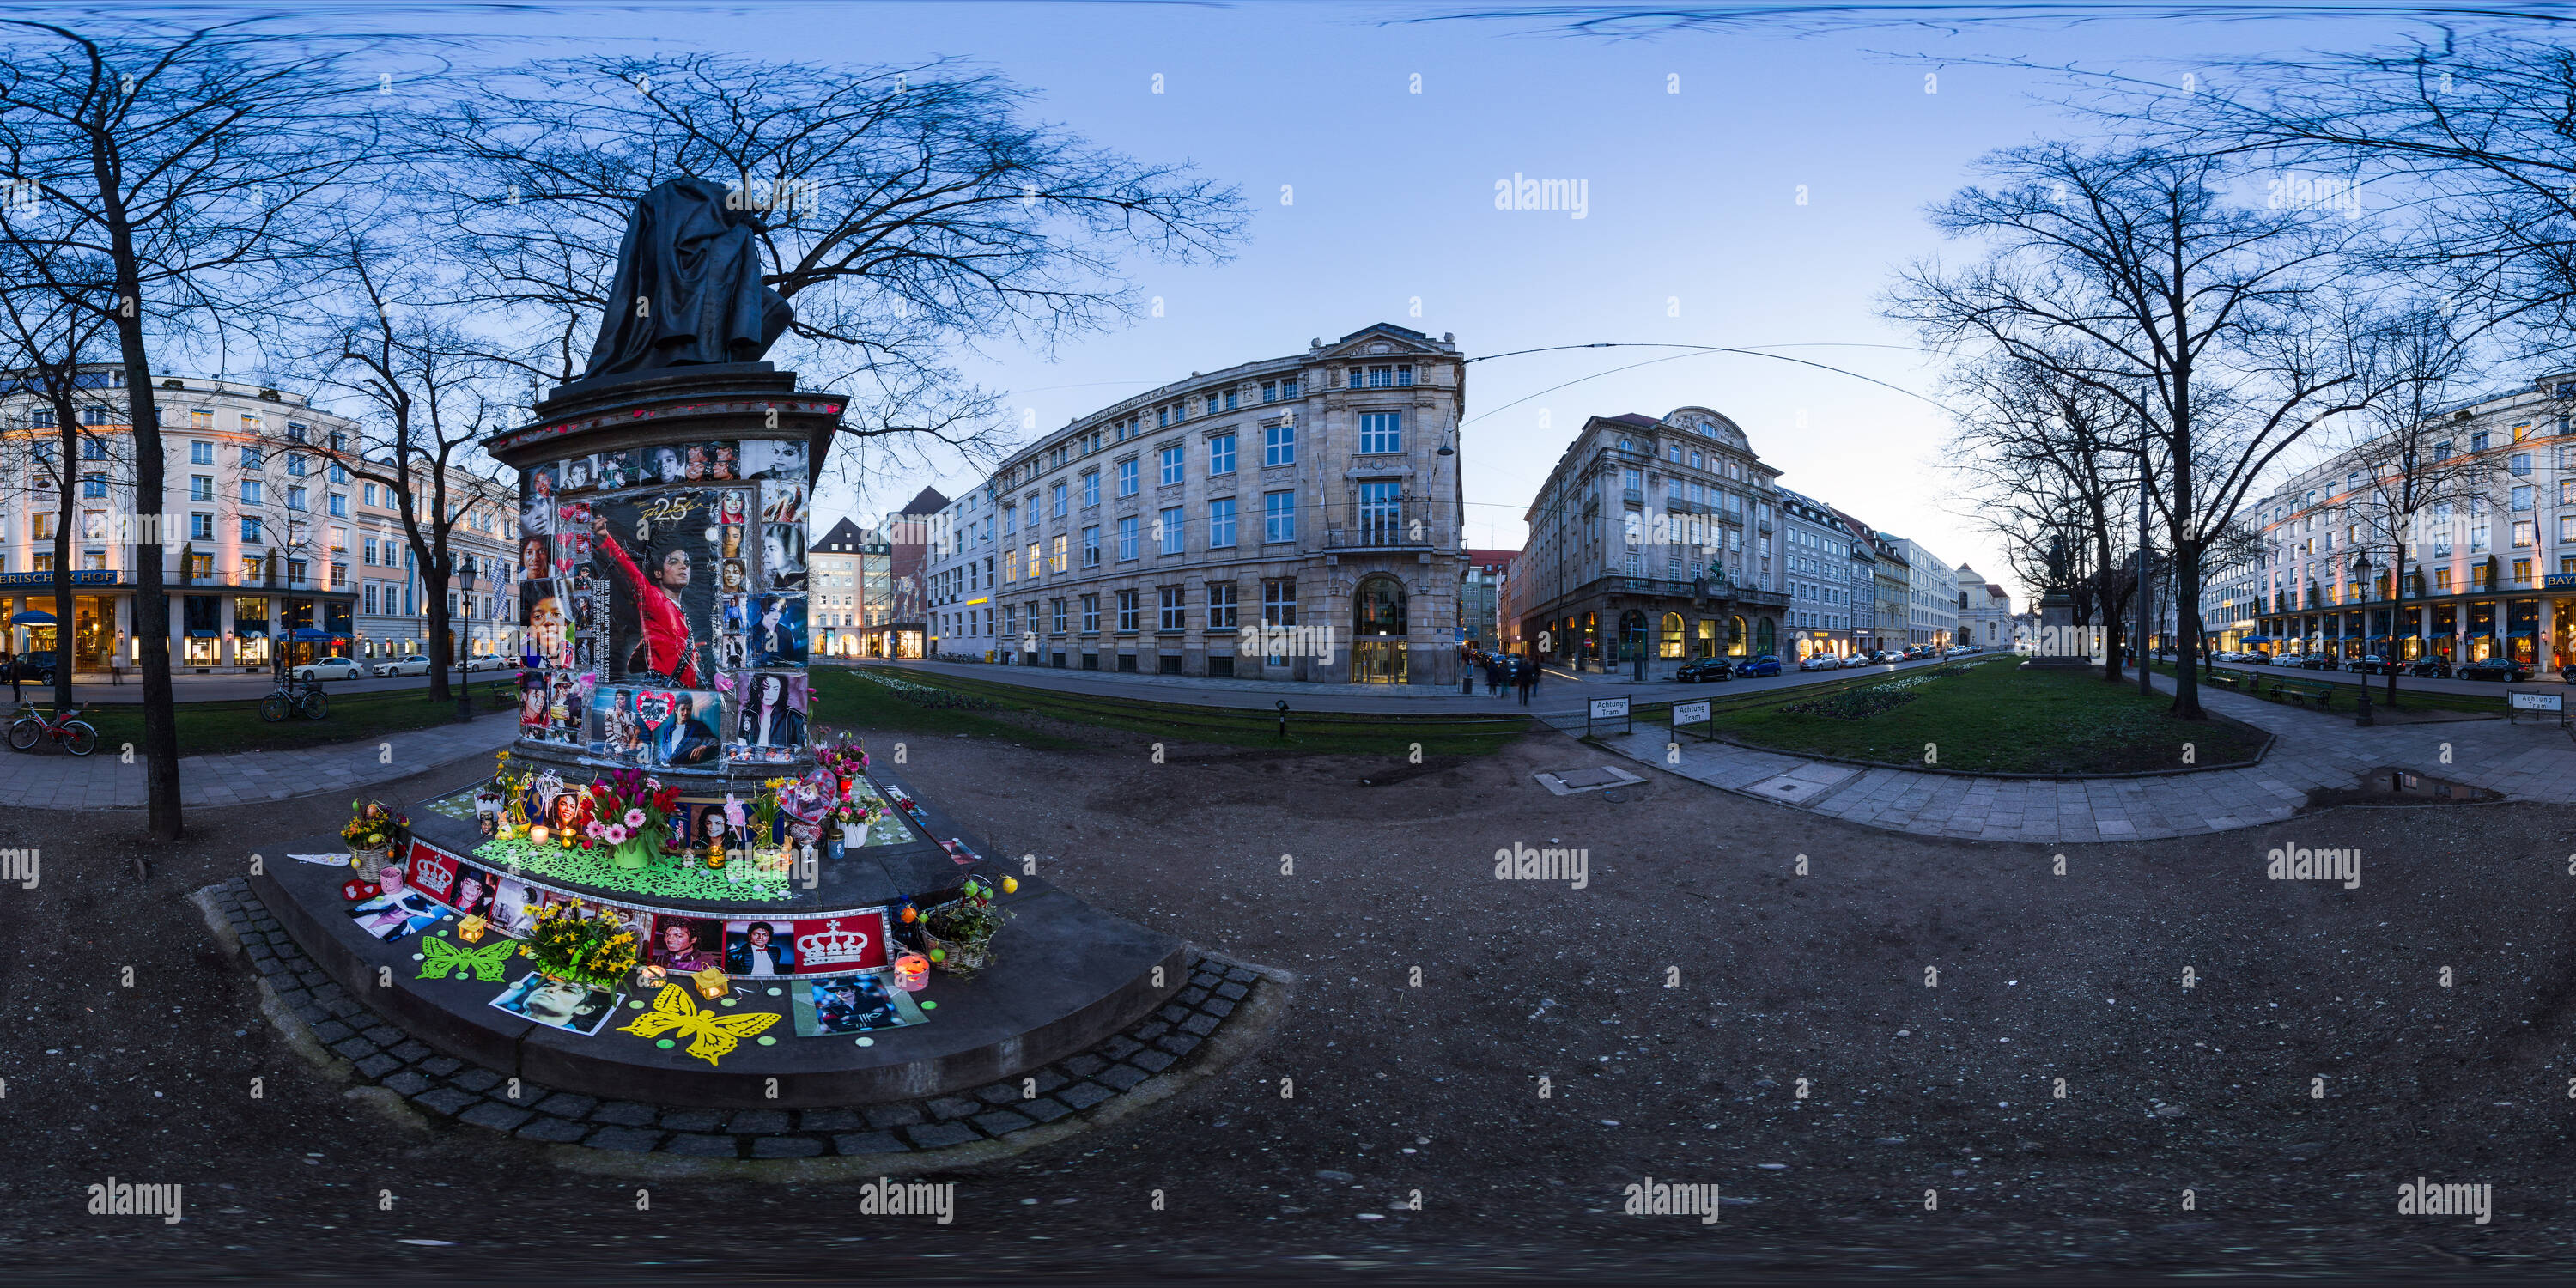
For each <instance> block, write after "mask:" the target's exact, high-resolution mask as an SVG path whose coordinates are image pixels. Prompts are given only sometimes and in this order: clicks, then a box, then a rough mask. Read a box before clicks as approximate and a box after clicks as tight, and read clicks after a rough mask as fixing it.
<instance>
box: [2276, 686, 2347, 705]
mask: <svg viewBox="0 0 2576 1288" xmlns="http://www.w3.org/2000/svg"><path fill="white" fill-rule="evenodd" d="M2334 695H2335V686H2334V685H2331V684H2323V683H2319V682H2317V681H2315V680H2279V681H2275V682H2274V683H2273V685H2272V697H2273V698H2274V699H2276V700H2278V701H2282V702H2309V701H2313V702H2315V703H2316V704H2317V708H2318V709H2319V710H2324V709H2325V706H2326V704H2327V703H2329V702H2332V701H2333V700H2334Z"/></svg>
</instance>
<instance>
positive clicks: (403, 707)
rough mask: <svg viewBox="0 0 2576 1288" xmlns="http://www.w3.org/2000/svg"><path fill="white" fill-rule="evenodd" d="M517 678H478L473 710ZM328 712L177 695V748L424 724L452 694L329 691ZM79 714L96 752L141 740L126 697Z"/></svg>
mask: <svg viewBox="0 0 2576 1288" xmlns="http://www.w3.org/2000/svg"><path fill="white" fill-rule="evenodd" d="M516 691H517V681H516V680H477V681H475V684H474V714H476V715H478V716H479V715H483V714H485V713H487V712H491V711H499V710H505V709H507V708H509V707H510V706H511V705H512V704H513V703H514V701H515V698H514V694H515V693H516ZM26 692H27V696H29V697H32V698H34V699H36V705H37V706H39V707H41V708H43V709H44V710H46V711H47V712H51V711H52V710H53V709H54V704H53V703H52V702H51V701H50V700H49V699H50V698H51V696H52V690H50V689H45V690H38V689H35V688H32V687H31V688H29V689H28V690H27V691H26ZM323 693H324V694H325V695H326V696H328V697H329V698H330V699H331V714H329V715H327V716H324V717H323V718H321V719H319V720H307V719H305V718H303V717H302V716H295V715H290V716H288V717H287V718H286V719H284V720H281V721H279V722H278V723H276V724H270V723H268V722H267V721H265V720H262V719H260V718H259V699H257V698H246V699H242V700H240V701H231V702H183V703H181V704H180V705H179V754H180V755H182V756H213V755H224V754H226V753H229V752H236V751H283V750H286V749H288V748H292V747H313V746H319V745H321V744H323V743H327V742H349V741H353V740H356V739H361V738H374V737H379V736H381V735H384V734H389V733H400V732H402V731H404V730H406V729H427V728H430V727H432V726H434V725H443V724H453V723H455V721H456V699H455V698H454V697H453V696H450V697H449V698H448V699H447V700H445V701H443V702H432V701H430V700H429V698H428V697H427V696H426V694H427V691H426V690H403V691H398V692H391V693H333V692H331V691H330V689H329V687H328V686H325V687H324V689H323ZM80 718H81V719H83V720H85V721H87V722H89V726H90V727H91V728H93V729H96V730H98V752H97V753H96V754H98V755H102V756H112V755H115V754H116V753H117V751H118V750H119V749H120V748H122V747H123V746H124V745H125V744H126V743H129V742H130V743H133V744H135V746H136V747H137V748H140V747H141V746H142V745H143V708H142V707H141V706H139V705H134V704H129V703H115V704H112V705H111V704H108V703H100V704H98V705H96V706H90V707H84V708H82V709H81V716H80Z"/></svg>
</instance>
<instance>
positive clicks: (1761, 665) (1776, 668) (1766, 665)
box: [1735, 653, 1780, 680]
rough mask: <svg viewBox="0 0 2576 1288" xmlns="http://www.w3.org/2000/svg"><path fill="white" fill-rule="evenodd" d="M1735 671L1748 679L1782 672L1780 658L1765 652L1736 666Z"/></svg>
mask: <svg viewBox="0 0 2576 1288" xmlns="http://www.w3.org/2000/svg"><path fill="white" fill-rule="evenodd" d="M1735 673H1736V674H1737V675H1740V676H1743V677H1744V678H1746V679H1748V680H1749V679H1752V678H1754V677H1756V676H1763V675H1778V674H1779V673H1780V659H1778V658H1776V657H1773V656H1771V655H1770V654H1768V653H1765V654H1763V655H1762V656H1760V657H1757V658H1755V659H1753V660H1752V661H1750V662H1747V663H1745V664H1743V665H1742V666H1739V667H1737V668H1735Z"/></svg>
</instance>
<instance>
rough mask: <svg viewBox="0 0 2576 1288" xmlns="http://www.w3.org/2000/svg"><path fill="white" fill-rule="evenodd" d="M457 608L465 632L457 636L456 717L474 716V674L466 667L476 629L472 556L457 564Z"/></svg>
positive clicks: (465, 718)
mask: <svg viewBox="0 0 2576 1288" xmlns="http://www.w3.org/2000/svg"><path fill="white" fill-rule="evenodd" d="M456 577H457V583H456V610H457V616H459V617H462V618H464V619H465V632H464V633H463V634H459V635H457V637H456V718H457V720H458V721H460V722H463V721H470V720H472V719H473V718H474V676H473V673H472V672H470V671H468V670H466V669H465V662H466V658H467V657H468V656H469V654H468V648H469V644H470V637H471V636H472V634H473V631H474V560H473V558H472V557H471V556H468V557H467V558H465V559H463V560H461V561H460V562H459V563H458V565H457V573H456Z"/></svg>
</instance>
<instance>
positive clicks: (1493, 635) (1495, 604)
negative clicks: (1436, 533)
mask: <svg viewBox="0 0 2576 1288" xmlns="http://www.w3.org/2000/svg"><path fill="white" fill-rule="evenodd" d="M1519 553H1520V552H1519V551H1516V550H1470V551H1468V552H1467V569H1466V571H1465V572H1463V573H1461V574H1459V579H1458V629H1459V631H1460V632H1461V634H1460V636H1459V638H1460V639H1462V640H1464V641H1465V642H1467V643H1469V644H1473V645H1476V646H1477V647H1479V648H1482V649H1484V650H1486V651H1488V652H1501V651H1502V650H1503V648H1504V647H1505V644H1506V642H1507V641H1506V640H1505V639H1504V637H1503V588H1504V586H1505V584H1506V583H1508V582H1509V581H1510V579H1511V570H1512V560H1513V559H1514V558H1515V557H1517V556H1518V555H1519Z"/></svg>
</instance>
